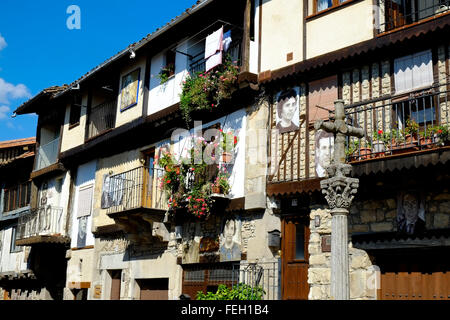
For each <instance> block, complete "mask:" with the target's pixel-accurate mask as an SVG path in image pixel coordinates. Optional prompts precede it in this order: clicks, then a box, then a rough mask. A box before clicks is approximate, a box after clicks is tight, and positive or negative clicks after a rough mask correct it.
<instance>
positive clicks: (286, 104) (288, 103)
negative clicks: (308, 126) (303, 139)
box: [275, 87, 300, 133]
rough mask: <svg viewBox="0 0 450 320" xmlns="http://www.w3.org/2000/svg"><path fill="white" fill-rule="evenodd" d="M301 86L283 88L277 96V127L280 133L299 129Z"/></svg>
mask: <svg viewBox="0 0 450 320" xmlns="http://www.w3.org/2000/svg"><path fill="white" fill-rule="evenodd" d="M299 100H300V88H299V87H294V88H289V89H286V90H282V91H280V92H278V93H277V95H276V96H275V105H276V128H277V129H278V130H279V132H280V133H285V132H291V131H295V130H298V128H299V126H300V125H299V123H300V116H299V113H300V111H299V109H300V103H299Z"/></svg>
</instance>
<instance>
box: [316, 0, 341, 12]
mask: <svg viewBox="0 0 450 320" xmlns="http://www.w3.org/2000/svg"><path fill="white" fill-rule="evenodd" d="M345 1H347V0H316V1H315V4H316V10H315V11H314V13H317V12H320V11H323V10H325V9H328V8H331V7H335V6H337V5H339V4H341V3H343V2H345Z"/></svg>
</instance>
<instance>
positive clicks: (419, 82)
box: [394, 50, 433, 93]
mask: <svg viewBox="0 0 450 320" xmlns="http://www.w3.org/2000/svg"><path fill="white" fill-rule="evenodd" d="M394 72H395V74H394V81H395V92H396V93H401V92H407V91H410V90H413V89H417V88H421V87H427V86H430V85H432V84H433V65H432V60H431V50H427V51H422V52H418V53H415V54H412V55H408V56H405V57H401V58H398V59H395V60H394Z"/></svg>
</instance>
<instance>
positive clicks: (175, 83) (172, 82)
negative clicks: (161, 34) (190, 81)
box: [148, 42, 189, 115]
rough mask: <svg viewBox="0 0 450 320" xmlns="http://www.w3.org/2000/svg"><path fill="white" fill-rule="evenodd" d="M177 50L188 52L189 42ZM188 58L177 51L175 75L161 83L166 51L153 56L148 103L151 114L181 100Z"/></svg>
mask: <svg viewBox="0 0 450 320" xmlns="http://www.w3.org/2000/svg"><path fill="white" fill-rule="evenodd" d="M177 51H180V52H186V51H187V42H184V43H182V44H180V45H179V46H178V47H177ZM188 59H189V58H188V57H187V56H186V55H184V54H181V53H178V52H177V53H176V56H175V76H174V77H171V78H170V79H169V80H168V81H167V82H166V83H164V84H162V85H161V84H160V80H159V78H158V77H157V75H158V73H159V72H160V71H161V68H162V67H164V64H165V61H164V52H161V53H159V54H157V55H155V56H154V57H153V58H152V60H151V72H150V74H151V75H150V88H149V90H150V92H149V105H148V114H149V115H150V114H153V113H155V112H158V111H160V110H162V109H164V108H167V107H170V106H171V105H173V104H175V103H177V102H179V101H180V93H181V88H182V82H183V80H184V79H185V77H186V74H187V68H188Z"/></svg>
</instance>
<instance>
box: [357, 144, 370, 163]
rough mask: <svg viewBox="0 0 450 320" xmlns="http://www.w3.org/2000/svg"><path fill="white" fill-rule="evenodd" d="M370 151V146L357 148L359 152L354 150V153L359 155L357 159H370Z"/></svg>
mask: <svg viewBox="0 0 450 320" xmlns="http://www.w3.org/2000/svg"><path fill="white" fill-rule="evenodd" d="M371 153H372V149H370V148H365V147H362V148H359V152H356V154H358V155H359V160H366V159H370V154H371Z"/></svg>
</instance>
